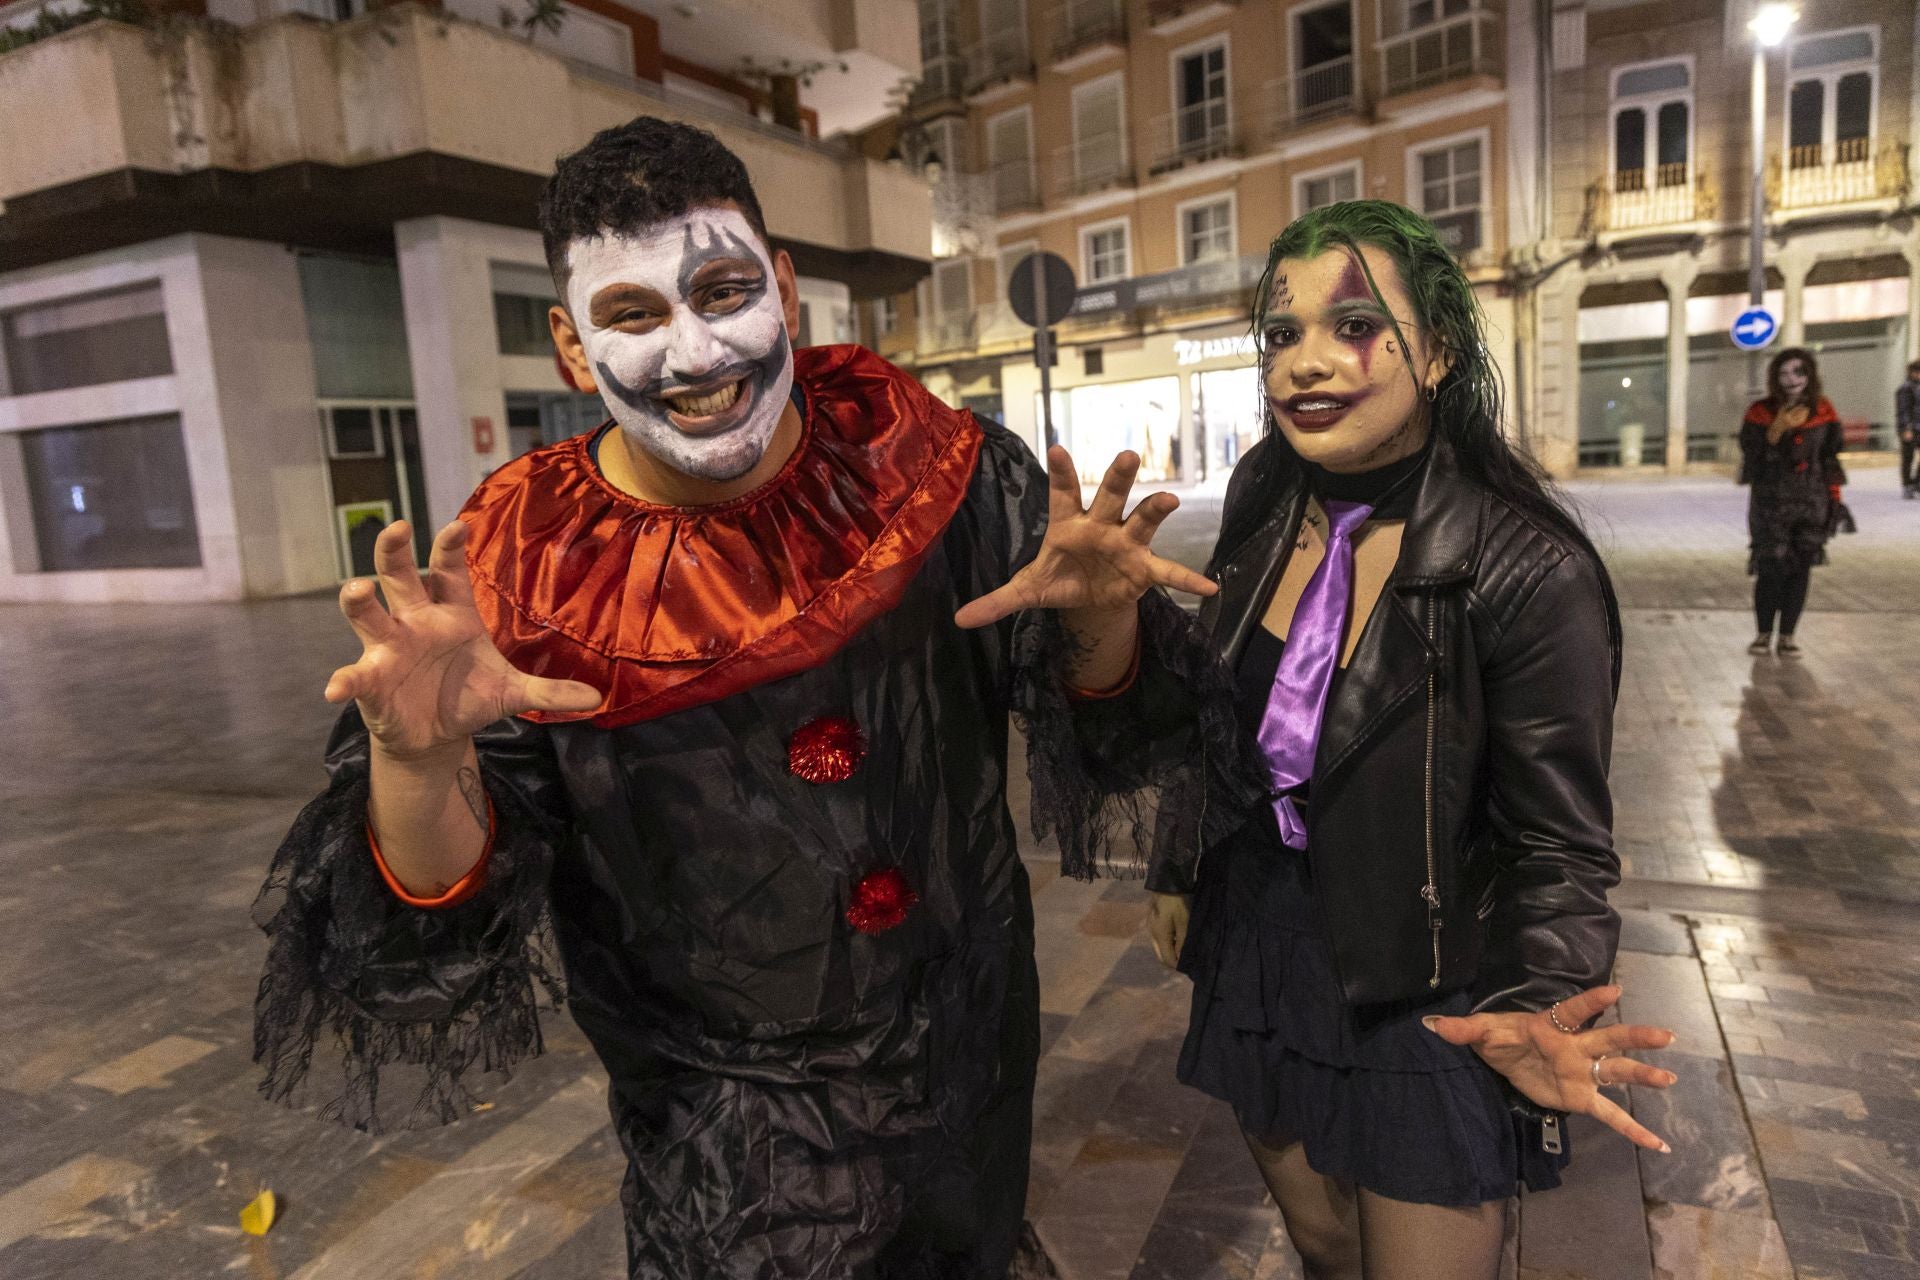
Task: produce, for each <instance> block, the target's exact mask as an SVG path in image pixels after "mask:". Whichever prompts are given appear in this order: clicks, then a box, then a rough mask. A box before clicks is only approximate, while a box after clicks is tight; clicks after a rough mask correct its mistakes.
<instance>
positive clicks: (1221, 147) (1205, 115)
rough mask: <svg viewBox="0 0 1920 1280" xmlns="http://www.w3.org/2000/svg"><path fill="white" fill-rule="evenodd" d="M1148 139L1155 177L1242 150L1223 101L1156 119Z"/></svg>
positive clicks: (1237, 132)
mask: <svg viewBox="0 0 1920 1280" xmlns="http://www.w3.org/2000/svg"><path fill="white" fill-rule="evenodd" d="M1151 136H1152V137H1153V139H1154V146H1153V165H1152V170H1151V171H1152V172H1153V173H1154V174H1156V175H1157V174H1162V173H1170V172H1172V171H1173V170H1175V169H1180V168H1184V167H1185V166H1187V165H1192V164H1204V163H1205V162H1207V161H1209V160H1219V159H1223V158H1225V157H1227V156H1236V155H1239V154H1240V153H1241V151H1242V150H1243V149H1244V146H1243V142H1242V139H1241V136H1240V131H1239V130H1238V129H1237V128H1236V127H1235V125H1234V122H1233V119H1232V113H1231V112H1230V110H1229V109H1228V106H1227V101H1226V99H1224V98H1210V99H1208V100H1207V101H1205V102H1196V103H1194V104H1193V105H1192V106H1188V107H1182V108H1181V109H1180V110H1178V111H1174V112H1170V113H1169V114H1167V115H1163V116H1156V117H1155V118H1154V121H1153V127H1152V130H1151Z"/></svg>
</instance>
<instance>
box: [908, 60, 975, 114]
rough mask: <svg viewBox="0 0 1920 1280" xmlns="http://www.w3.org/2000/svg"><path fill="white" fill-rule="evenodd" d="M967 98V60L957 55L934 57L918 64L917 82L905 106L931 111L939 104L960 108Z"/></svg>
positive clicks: (916, 109)
mask: <svg viewBox="0 0 1920 1280" xmlns="http://www.w3.org/2000/svg"><path fill="white" fill-rule="evenodd" d="M966 95H967V60H966V58H965V57H964V56H963V55H961V54H960V53H958V52H950V53H941V54H936V55H934V56H933V57H931V58H928V59H927V60H926V61H924V62H923V63H921V64H920V79H919V80H918V81H917V82H916V83H915V84H914V86H913V93H912V95H911V96H910V97H909V98H908V99H907V106H908V107H909V108H910V109H911V110H914V111H930V110H931V109H933V108H934V107H938V106H942V105H952V106H956V107H957V106H959V105H960V103H961V101H962V100H963V99H964V98H965V97H966Z"/></svg>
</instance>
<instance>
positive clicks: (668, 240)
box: [567, 207, 793, 481]
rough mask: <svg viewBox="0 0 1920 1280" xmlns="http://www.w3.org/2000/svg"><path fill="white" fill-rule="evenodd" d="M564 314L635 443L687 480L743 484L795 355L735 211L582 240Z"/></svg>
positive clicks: (766, 264) (773, 288) (762, 264)
mask: <svg viewBox="0 0 1920 1280" xmlns="http://www.w3.org/2000/svg"><path fill="white" fill-rule="evenodd" d="M567 265H568V267H569V269H570V276H569V278H568V281H567V309H568V310H569V311H570V312H571V313H572V315H573V322H574V325H575V326H576V327H577V328H578V330H579V333H580V341H581V344H582V345H583V346H584V347H585V348H586V355H587V362H588V364H590V365H591V366H592V368H593V376H594V380H595V381H596V382H598V383H599V384H600V397H601V399H603V400H605V401H606V404H607V410H608V412H610V413H611V414H612V415H613V417H614V420H615V421H617V422H618V423H619V424H620V429H621V431H623V432H624V433H625V434H626V438H627V439H628V441H630V442H631V443H632V444H633V445H635V446H636V447H638V448H640V449H643V450H645V451H646V452H647V453H648V454H649V455H650V456H652V457H654V458H657V459H658V460H659V461H661V462H662V463H665V464H666V465H667V466H669V467H672V468H673V469H674V470H675V471H678V472H680V473H681V474H683V475H689V476H694V477H697V478H699V479H702V480H712V481H725V480H735V479H738V478H739V477H741V476H743V475H745V474H746V473H747V472H749V471H751V470H753V468H754V467H755V466H756V465H758V463H759V461H760V459H761V457H762V456H764V455H765V453H766V451H767V445H768V443H769V442H770V441H771V440H772V439H773V432H774V428H775V427H777V426H778V425H779V423H780V415H781V414H782V413H783V412H785V410H786V407H787V396H788V395H789V393H790V392H791V391H792V388H793V350H792V348H791V347H790V346H789V345H788V342H787V326H786V318H785V315H784V314H783V312H782V308H781V304H780V290H779V287H778V286H777V285H776V283H775V281H774V278H773V262H772V261H771V259H769V258H768V256H767V251H766V249H765V248H764V247H763V246H762V245H761V243H760V237H759V235H758V234H757V233H756V232H755V231H754V230H753V227H752V225H751V224H750V223H749V222H748V221H747V220H746V217H745V216H744V215H742V214H741V213H740V212H739V210H737V209H728V208H713V207H708V208H701V209H692V210H689V211H688V212H687V213H685V214H684V215H682V216H680V217H676V218H668V219H667V220H666V221H664V222H661V223H660V224H659V225H657V226H654V227H649V228H648V229H647V230H646V231H645V232H644V233H643V234H641V235H636V236H629V235H620V234H615V235H601V236H595V237H594V238H592V239H590V240H589V239H578V240H575V241H574V242H573V243H572V245H570V246H569V247H568V250H567Z"/></svg>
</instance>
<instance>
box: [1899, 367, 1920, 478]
mask: <svg viewBox="0 0 1920 1280" xmlns="http://www.w3.org/2000/svg"><path fill="white" fill-rule="evenodd" d="M1893 431H1894V434H1895V435H1896V436H1898V437H1899V438H1900V496H1901V497H1903V498H1920V465H1916V463H1920V360H1914V361H1911V362H1909V363H1908V365H1907V378H1906V381H1905V382H1902V383H1901V384H1900V385H1899V386H1898V387H1896V388H1894V392H1893Z"/></svg>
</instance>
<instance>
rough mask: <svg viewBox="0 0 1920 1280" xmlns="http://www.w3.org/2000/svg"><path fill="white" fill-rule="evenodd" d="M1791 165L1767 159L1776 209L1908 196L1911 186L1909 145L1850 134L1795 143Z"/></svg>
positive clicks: (1771, 200) (1769, 194)
mask: <svg viewBox="0 0 1920 1280" xmlns="http://www.w3.org/2000/svg"><path fill="white" fill-rule="evenodd" d="M1786 161H1787V163H1786V170H1785V174H1784V176H1783V175H1782V172H1781V165H1780V157H1778V156H1774V157H1772V158H1771V159H1770V160H1769V161H1768V164H1767V202H1768V203H1769V204H1771V205H1772V206H1773V207H1774V208H1776V209H1814V208H1820V207H1822V206H1826V205H1838V204H1852V203H1854V202H1855V201H1860V200H1888V199H1891V200H1903V199H1905V197H1906V195H1907V192H1908V191H1909V190H1911V181H1912V178H1911V175H1910V173H1909V171H1908V168H1907V144H1906V143H1904V142H1881V143H1879V144H1878V145H1875V140H1874V139H1872V138H1846V139H1842V140H1841V141H1839V142H1835V143H1831V144H1821V145H1817V146H1807V147H1790V148H1788V150H1787V155H1786Z"/></svg>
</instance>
